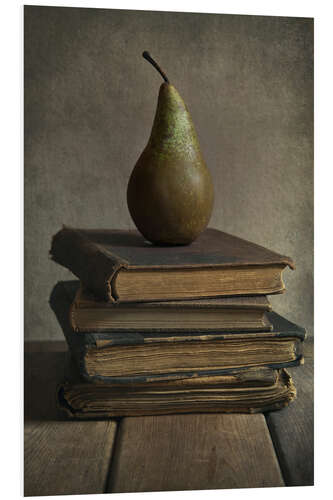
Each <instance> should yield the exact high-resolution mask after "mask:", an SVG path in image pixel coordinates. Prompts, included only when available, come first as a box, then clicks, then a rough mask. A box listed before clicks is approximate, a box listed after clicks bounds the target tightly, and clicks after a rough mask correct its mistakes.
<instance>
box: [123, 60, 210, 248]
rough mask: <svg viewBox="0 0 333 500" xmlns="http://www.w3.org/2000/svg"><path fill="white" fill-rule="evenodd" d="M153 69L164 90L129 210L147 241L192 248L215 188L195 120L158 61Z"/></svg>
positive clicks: (132, 180)
mask: <svg viewBox="0 0 333 500" xmlns="http://www.w3.org/2000/svg"><path fill="white" fill-rule="evenodd" d="M146 54H147V53H146ZM149 57H150V56H149ZM146 58H147V57H146ZM154 66H155V67H157V68H158V70H159V71H160V73H161V74H162V76H163V78H164V79H165V82H164V83H162V85H161V87H160V91H159V96H158V103H157V109H156V114H155V119H154V123H153V128H152V131H151V135H150V138H149V141H148V144H147V146H146V147H145V149H144V151H143V152H142V154H141V156H140V157H139V159H138V161H137V163H136V165H135V167H134V169H133V171H132V174H131V176H130V179H129V183H128V188H127V204H128V209H129V212H130V214H131V217H132V219H133V221H134V223H135V225H136V227H137V228H138V230H139V231H140V232H141V233H142V235H143V236H144V237H145V238H146V239H147V240H148V241H150V242H152V243H155V244H157V245H187V244H189V243H191V242H193V241H194V240H195V239H196V238H197V236H198V235H199V234H200V233H201V232H202V231H203V230H204V229H205V228H206V226H207V224H208V222H209V219H210V216H211V213H212V208H213V199H214V194H213V184H212V180H211V176H210V173H209V170H208V168H207V166H206V164H205V162H204V159H203V157H202V154H201V151H200V147H199V142H198V138H197V135H196V132H195V129H194V126H193V123H192V119H191V115H190V113H189V112H188V110H187V108H186V105H185V103H184V101H183V100H182V98H181V96H180V95H179V93H178V92H177V90H176V89H175V87H174V86H173V85H171V84H170V83H169V81H168V80H167V78H166V77H165V75H164V73H163V72H162V70H160V68H159V67H158V66H157V64H156V63H155V61H154Z"/></svg>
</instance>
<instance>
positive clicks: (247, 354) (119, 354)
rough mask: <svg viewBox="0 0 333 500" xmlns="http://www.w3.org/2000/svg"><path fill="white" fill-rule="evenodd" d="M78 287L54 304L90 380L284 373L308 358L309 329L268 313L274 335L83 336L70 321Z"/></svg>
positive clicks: (59, 291) (64, 287)
mask: <svg viewBox="0 0 333 500" xmlns="http://www.w3.org/2000/svg"><path fill="white" fill-rule="evenodd" d="M77 287H78V283H77V284H76V287H75V282H74V283H73V282H62V283H58V284H57V285H56V287H55V288H54V289H53V292H52V294H51V299H50V304H51V307H52V309H53V310H54V312H55V314H56V316H57V318H58V321H59V323H60V325H61V327H62V329H63V332H64V335H65V338H66V340H67V343H68V346H69V348H70V351H71V353H72V356H73V358H74V359H75V361H76V363H77V365H78V367H79V370H80V373H81V375H82V376H83V377H84V378H85V379H86V380H90V381H104V382H110V383H111V382H112V383H131V382H133V381H137V382H144V381H148V380H150V381H151V380H155V379H156V380H157V379H159V380H162V379H164V380H171V379H177V378H178V379H179V378H184V377H189V378H190V377H197V376H200V377H201V376H207V375H223V374H228V373H231V372H232V371H235V370H236V371H237V370H242V369H248V368H249V367H253V366H258V365H260V366H266V367H269V368H273V369H280V368H283V367H288V366H295V365H297V364H299V363H301V362H302V359H303V358H302V355H301V353H300V351H301V349H300V344H301V342H302V341H303V340H304V338H305V330H304V329H303V328H301V327H299V326H298V325H295V324H294V323H291V322H290V321H288V320H286V319H285V318H283V317H281V316H279V315H278V314H276V313H273V312H272V313H268V315H269V319H270V321H271V323H272V325H273V331H270V332H230V333H229V332H222V333H219V332H215V333H212V334H208V335H207V334H206V335H202V334H200V333H196V332H187V333H184V332H180V333H179V334H176V333H174V334H172V336H170V333H168V332H166V333H159V334H158V335H156V334H154V333H149V332H147V333H145V332H128V333H118V334H117V333H94V332H90V333H82V334H80V335H78V334H77V333H76V332H74V331H73V329H72V327H71V325H70V320H69V310H70V306H71V303H72V301H73V298H74V295H75V291H76V290H77ZM235 360H237V361H235ZM191 362H192V363H193V366H191Z"/></svg>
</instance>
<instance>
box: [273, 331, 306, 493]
mask: <svg viewBox="0 0 333 500" xmlns="http://www.w3.org/2000/svg"><path fill="white" fill-rule="evenodd" d="M304 355H305V356H304V357H305V364H304V366H300V367H297V368H292V369H289V370H288V371H289V372H290V374H291V376H292V378H293V380H294V383H295V386H296V390H297V399H296V401H295V402H294V403H292V404H291V405H290V406H289V407H288V408H285V409H283V410H281V411H278V412H272V413H268V414H267V415H266V420H267V424H268V427H269V430H270V433H271V436H272V440H273V443H274V446H275V449H276V453H277V456H278V458H279V462H280V467H281V470H282V473H283V477H284V480H285V483H286V485H287V486H311V485H313V484H314V477H313V449H314V438H313V435H314V425H313V416H314V415H313V413H314V412H313V343H312V342H311V341H310V339H309V341H307V342H305V344H304Z"/></svg>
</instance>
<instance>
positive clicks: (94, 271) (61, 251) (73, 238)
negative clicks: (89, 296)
mask: <svg viewBox="0 0 333 500" xmlns="http://www.w3.org/2000/svg"><path fill="white" fill-rule="evenodd" d="M50 256H51V258H52V260H54V262H57V263H58V264H60V265H62V266H64V267H66V268H67V269H69V270H70V271H72V273H73V274H75V276H77V277H78V278H79V279H80V280H81V282H82V283H83V285H84V286H86V287H87V288H88V289H90V290H91V291H92V292H94V294H95V295H96V296H97V297H99V298H101V299H102V300H106V301H110V302H117V297H115V296H114V294H113V290H112V280H113V279H115V277H116V274H117V272H118V271H119V270H120V269H121V268H122V267H127V262H126V261H123V260H122V259H119V258H118V257H117V256H116V255H113V254H111V253H109V252H107V251H106V250H105V249H103V248H102V247H100V246H99V245H98V244H96V243H94V242H92V241H91V240H89V239H88V238H87V237H86V236H85V235H84V234H83V233H82V232H81V231H79V230H77V229H72V228H69V227H66V226H64V227H63V228H62V229H61V230H60V231H59V232H58V233H57V234H55V235H54V236H53V238H52V244H51V250H50Z"/></svg>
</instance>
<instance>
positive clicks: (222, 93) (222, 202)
mask: <svg viewBox="0 0 333 500" xmlns="http://www.w3.org/2000/svg"><path fill="white" fill-rule="evenodd" d="M24 31H25V35H24V45H25V49H24V65H25V93H24V101H25V327H26V329H25V332H26V338H28V339H36V340H37V339H61V338H62V334H61V330H60V328H59V326H58V324H57V322H56V320H55V317H54V315H53V313H52V312H51V310H50V308H49V305H48V298H49V294H50V292H51V289H52V287H53V285H54V284H55V283H56V282H57V281H58V280H63V279H71V277H72V275H71V273H70V272H69V271H66V270H65V269H63V268H62V267H60V266H58V265H56V264H55V263H53V262H52V261H50V260H49V258H48V251H49V247H50V240H51V236H52V235H53V234H54V233H55V232H56V231H57V230H58V229H60V227H61V225H62V224H63V223H65V224H69V225H72V226H79V227H86V228H93V227H105V228H107V227H109V228H130V227H132V226H133V224H132V221H131V219H130V216H129V213H128V210H127V205H126V186H127V181H128V178H129V175H130V173H131V171H132V168H133V166H134V164H135V162H136V160H137V158H138V156H139V154H140V153H141V151H142V149H143V148H144V146H145V145H146V142H147V140H148V136H149V133H150V129H151V125H152V120H153V116H154V112H155V107H156V102H157V95H158V90H159V86H160V84H161V78H160V76H159V75H158V74H157V72H156V71H155V70H154V69H153V68H152V67H151V66H150V65H149V64H148V63H147V62H146V61H144V60H143V59H142V57H141V53H142V51H143V50H144V49H146V50H149V51H150V52H151V54H152V55H153V56H155V57H156V59H157V60H158V61H159V62H160V64H161V66H162V67H163V68H164V69H165V71H166V72H167V74H168V76H169V78H170V80H171V81H172V83H174V85H175V86H176V88H177V89H178V90H179V92H180V94H181V95H182V97H183V98H184V100H185V102H186V103H187V105H188V107H189V109H190V112H191V114H192V117H193V120H194V123H195V126H196V129H197V132H198V136H199V140H200V143H201V148H202V151H203V154H204V157H205V159H206V162H207V165H208V166H209V168H210V170H211V173H212V176H213V179H214V185H215V207H214V212H213V216H212V219H211V223H210V225H211V226H213V227H216V228H219V229H222V230H224V231H227V232H230V233H233V234H235V235H238V236H241V237H244V238H246V239H249V240H252V241H255V242H257V243H259V244H261V245H264V246H267V247H269V248H271V249H272V250H275V251H278V252H281V253H283V254H287V255H290V256H292V257H293V258H294V260H295V262H296V271H294V272H292V271H289V270H287V271H286V272H285V282H286V286H287V292H286V293H285V294H283V295H280V296H275V297H272V303H273V306H274V307H275V308H276V310H277V311H278V312H280V313H282V314H285V315H287V317H288V318H289V319H291V320H294V321H296V322H298V323H300V324H302V325H304V326H305V327H306V328H307V329H308V331H309V332H312V325H313V20H312V19H301V18H287V17H261V16H238V15H220V14H187V13H164V12H142V11H125V10H100V9H81V8H80V9H79V8H58V7H25V8H24Z"/></svg>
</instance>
